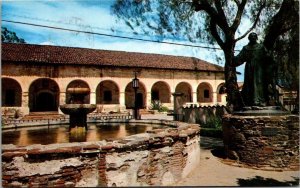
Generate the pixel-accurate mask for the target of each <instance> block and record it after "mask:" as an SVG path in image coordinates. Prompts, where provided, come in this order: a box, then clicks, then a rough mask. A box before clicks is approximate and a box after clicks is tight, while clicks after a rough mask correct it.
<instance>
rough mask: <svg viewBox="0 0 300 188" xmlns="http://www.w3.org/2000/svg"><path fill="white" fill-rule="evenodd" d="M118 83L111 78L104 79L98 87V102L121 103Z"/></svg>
mask: <svg viewBox="0 0 300 188" xmlns="http://www.w3.org/2000/svg"><path fill="white" fill-rule="evenodd" d="M119 98H120V92H119V87H118V85H117V84H116V83H115V82H113V81H110V80H106V81H102V82H101V83H100V84H99V85H98V86H97V89H96V103H97V104H120V101H119Z"/></svg>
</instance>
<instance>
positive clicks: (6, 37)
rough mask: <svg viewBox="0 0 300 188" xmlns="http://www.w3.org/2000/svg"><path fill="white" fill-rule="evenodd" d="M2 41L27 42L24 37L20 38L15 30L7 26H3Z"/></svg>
mask: <svg viewBox="0 0 300 188" xmlns="http://www.w3.org/2000/svg"><path fill="white" fill-rule="evenodd" d="M1 41H2V42H11V43H26V42H25V40H24V39H22V38H19V37H18V36H17V34H16V33H15V32H13V31H10V30H8V29H7V28H6V27H1Z"/></svg>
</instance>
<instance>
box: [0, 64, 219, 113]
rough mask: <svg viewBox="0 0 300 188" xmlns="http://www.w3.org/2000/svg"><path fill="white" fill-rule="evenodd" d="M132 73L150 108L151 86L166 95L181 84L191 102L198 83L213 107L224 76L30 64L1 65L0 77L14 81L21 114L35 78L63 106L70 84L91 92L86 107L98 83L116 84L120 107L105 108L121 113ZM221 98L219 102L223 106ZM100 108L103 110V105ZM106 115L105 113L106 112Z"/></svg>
mask: <svg viewBox="0 0 300 188" xmlns="http://www.w3.org/2000/svg"><path fill="white" fill-rule="evenodd" d="M134 71H138V78H139V81H140V84H141V85H143V86H144V88H145V91H146V93H145V96H144V97H145V98H146V101H145V102H144V103H145V106H146V107H148V108H149V107H150V105H151V89H152V87H153V85H154V84H155V83H156V82H158V81H162V82H165V83H166V84H167V86H168V87H169V88H170V93H174V92H175V88H176V86H177V85H178V84H179V83H181V82H185V83H186V84H187V85H189V86H190V87H191V92H192V93H191V95H192V96H191V97H192V101H193V102H196V101H197V87H198V86H199V84H200V83H203V82H206V83H208V84H209V85H210V86H211V88H212V91H211V92H212V93H211V97H212V98H213V101H211V102H209V103H207V104H216V103H217V89H218V86H219V85H220V84H222V83H224V74H223V73H222V72H217V73H216V72H203V71H197V70H195V71H184V70H181V71H179V70H164V69H153V68H147V69H144V68H137V69H135V68H127V67H123V68H119V67H114V68H109V67H99V66H82V65H80V66H79V65H59V66H58V65H55V64H54V65H47V64H46V65H45V64H44V65H40V64H36V65H32V64H31V63H30V64H29V63H28V64H27V63H11V62H10V63H7V62H2V77H3V78H12V79H14V80H16V81H17V82H18V83H19V84H20V86H21V88H22V107H20V109H21V111H22V112H23V114H28V112H29V109H28V105H29V104H28V95H29V87H30V85H31V84H32V83H33V81H35V80H36V79H39V78H49V79H52V80H54V81H55V82H56V83H57V85H58V87H59V90H60V94H59V104H65V102H66V89H67V86H68V84H69V83H70V82H72V81H74V80H77V79H80V80H82V81H84V82H86V83H87V84H88V86H89V88H90V90H91V93H90V103H91V104H96V89H97V86H98V85H99V83H100V82H101V81H106V80H110V81H113V82H114V83H116V85H117V87H118V89H119V92H120V96H119V102H120V104H118V105H115V107H112V106H111V105H110V106H107V107H108V108H115V109H124V107H125V88H126V86H127V85H128V84H130V83H131V81H132V79H133V76H134V75H133V74H134ZM224 100H225V99H224V98H223V102H224ZM164 105H165V106H167V107H169V108H170V109H172V107H173V98H172V97H171V96H170V103H165V104H164ZM102 106H104V108H106V106H105V105H102ZM102 106H99V108H100V107H102ZM106 111H107V110H106Z"/></svg>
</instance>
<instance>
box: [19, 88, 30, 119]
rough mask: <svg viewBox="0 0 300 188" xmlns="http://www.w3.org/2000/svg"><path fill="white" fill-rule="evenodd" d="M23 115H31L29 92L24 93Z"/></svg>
mask: <svg viewBox="0 0 300 188" xmlns="http://www.w3.org/2000/svg"><path fill="white" fill-rule="evenodd" d="M21 105H22V113H23V115H27V114H29V96H28V92H23V93H22V104H21Z"/></svg>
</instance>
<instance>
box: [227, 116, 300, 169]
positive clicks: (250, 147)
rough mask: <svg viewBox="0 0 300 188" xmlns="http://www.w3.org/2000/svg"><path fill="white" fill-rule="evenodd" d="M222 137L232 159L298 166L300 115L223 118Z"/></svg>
mask: <svg viewBox="0 0 300 188" xmlns="http://www.w3.org/2000/svg"><path fill="white" fill-rule="evenodd" d="M222 126H223V138H224V146H225V151H226V154H227V156H228V157H229V158H231V159H235V160H239V161H240V162H242V163H244V164H247V165H250V166H252V167H258V168H265V169H274V168H275V169H281V170H282V169H299V117H298V116H295V115H286V116H238V115H225V116H224V117H223V125H222Z"/></svg>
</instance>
